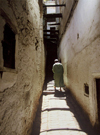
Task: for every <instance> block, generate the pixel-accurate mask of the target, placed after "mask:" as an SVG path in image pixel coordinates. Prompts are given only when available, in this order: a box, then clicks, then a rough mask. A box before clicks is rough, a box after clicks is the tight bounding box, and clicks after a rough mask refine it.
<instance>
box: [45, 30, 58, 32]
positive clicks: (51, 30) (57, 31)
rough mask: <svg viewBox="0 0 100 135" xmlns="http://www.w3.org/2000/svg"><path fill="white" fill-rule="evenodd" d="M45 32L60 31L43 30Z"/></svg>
mask: <svg viewBox="0 0 100 135" xmlns="http://www.w3.org/2000/svg"><path fill="white" fill-rule="evenodd" d="M43 31H44V32H59V30H43Z"/></svg>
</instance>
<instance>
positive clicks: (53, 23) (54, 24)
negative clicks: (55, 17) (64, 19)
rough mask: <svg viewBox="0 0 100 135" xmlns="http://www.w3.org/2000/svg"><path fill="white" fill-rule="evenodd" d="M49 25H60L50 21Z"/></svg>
mask: <svg viewBox="0 0 100 135" xmlns="http://www.w3.org/2000/svg"><path fill="white" fill-rule="evenodd" d="M49 25H60V23H51V24H49Z"/></svg>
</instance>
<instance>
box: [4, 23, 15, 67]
mask: <svg viewBox="0 0 100 135" xmlns="http://www.w3.org/2000/svg"><path fill="white" fill-rule="evenodd" d="M2 46H3V60H4V67H7V68H12V69H15V33H14V32H13V31H12V29H11V28H10V27H9V25H8V24H5V26H4V39H3V41H2Z"/></svg>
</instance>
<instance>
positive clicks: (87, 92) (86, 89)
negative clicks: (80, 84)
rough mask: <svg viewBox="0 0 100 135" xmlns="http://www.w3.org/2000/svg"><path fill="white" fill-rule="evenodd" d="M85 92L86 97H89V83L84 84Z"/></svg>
mask: <svg viewBox="0 0 100 135" xmlns="http://www.w3.org/2000/svg"><path fill="white" fill-rule="evenodd" d="M84 91H85V95H87V96H89V86H88V84H87V83H85V84H84Z"/></svg>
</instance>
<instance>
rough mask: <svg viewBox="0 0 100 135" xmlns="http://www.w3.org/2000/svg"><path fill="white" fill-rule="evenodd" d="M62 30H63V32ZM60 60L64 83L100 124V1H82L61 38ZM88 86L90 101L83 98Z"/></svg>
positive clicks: (90, 115) (94, 121)
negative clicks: (99, 115)
mask: <svg viewBox="0 0 100 135" xmlns="http://www.w3.org/2000/svg"><path fill="white" fill-rule="evenodd" d="M60 29H61V28H60ZM59 57H60V58H61V61H62V63H63V66H64V81H65V84H66V86H67V87H68V88H70V89H71V91H72V93H73V94H74V96H75V97H76V99H77V101H78V102H79V103H80V104H81V106H82V107H83V108H84V110H85V111H86V112H87V114H88V115H89V117H90V120H91V122H92V124H93V125H94V124H95V123H96V122H97V121H96V119H97V99H96V84H95V78H98V77H99V78H100V1H99V0H79V1H78V3H77V6H76V8H75V11H74V14H73V16H72V18H71V21H70V24H69V25H68V28H67V29H66V30H65V33H64V35H63V36H62V39H61V42H60V47H59ZM84 83H87V84H88V85H89V97H87V96H85V95H84Z"/></svg>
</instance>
